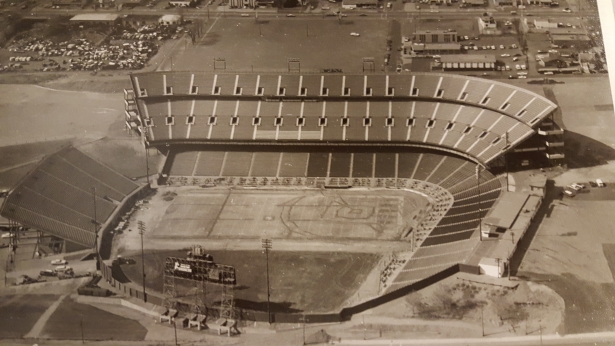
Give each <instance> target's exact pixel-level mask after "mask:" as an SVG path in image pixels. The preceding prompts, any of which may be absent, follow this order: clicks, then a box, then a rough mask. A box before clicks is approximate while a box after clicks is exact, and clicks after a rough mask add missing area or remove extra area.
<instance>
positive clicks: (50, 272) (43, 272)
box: [39, 269, 58, 276]
mask: <svg viewBox="0 0 615 346" xmlns="http://www.w3.org/2000/svg"><path fill="white" fill-rule="evenodd" d="M39 275H40V276H57V275H58V273H57V272H56V271H55V270H52V269H45V270H41V271H40V273H39Z"/></svg>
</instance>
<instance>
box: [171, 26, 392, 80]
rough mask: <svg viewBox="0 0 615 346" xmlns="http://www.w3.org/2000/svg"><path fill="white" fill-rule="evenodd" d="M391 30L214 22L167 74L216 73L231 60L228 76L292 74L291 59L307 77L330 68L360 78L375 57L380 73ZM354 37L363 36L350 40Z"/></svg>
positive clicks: (186, 47) (181, 51) (183, 51)
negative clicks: (367, 61)
mask: <svg viewBox="0 0 615 346" xmlns="http://www.w3.org/2000/svg"><path fill="white" fill-rule="evenodd" d="M389 26H390V23H389V22H388V21H375V20H361V19H355V18H353V19H349V18H344V19H343V20H342V21H341V22H339V21H338V20H337V19H336V18H335V17H331V18H329V19H324V20H323V19H302V18H286V19H279V20H277V19H276V20H268V19H267V20H263V19H259V21H258V22H257V21H255V20H254V18H249V19H248V18H246V19H243V18H242V19H239V18H216V19H213V18H212V19H211V20H210V22H209V23H206V24H205V28H204V32H207V30H210V31H209V32H208V33H207V34H206V35H205V36H204V37H203V38H202V40H201V41H198V42H197V43H196V44H195V45H194V46H191V45H183V44H182V45H179V46H178V51H179V52H178V53H177V54H176V55H175V56H174V57H173V59H169V60H167V61H166V63H165V64H164V65H163V66H162V67H161V69H162V70H167V71H168V70H171V69H174V70H185V71H212V70H213V67H214V66H213V59H214V58H225V59H226V69H227V70H235V71H250V70H251V69H252V68H254V70H258V71H286V70H287V60H286V59H287V58H299V59H301V71H310V72H320V70H321V69H325V68H329V69H342V70H343V71H344V72H345V73H353V72H354V73H358V72H361V71H362V60H361V59H362V58H364V57H373V58H376V70H377V71H380V70H381V69H382V68H383V62H384V55H385V54H386V40H387V35H388V32H389ZM351 32H357V33H359V34H360V35H361V36H359V37H353V36H350V33H351ZM171 61H172V62H171ZM171 63H172V64H173V67H172V68H171V66H170V64H171ZM216 66H217V67H218V68H219V66H221V65H218V64H217V65H216Z"/></svg>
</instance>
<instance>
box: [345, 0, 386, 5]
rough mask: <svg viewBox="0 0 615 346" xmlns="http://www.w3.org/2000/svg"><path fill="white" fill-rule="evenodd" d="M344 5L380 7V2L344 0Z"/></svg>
mask: <svg viewBox="0 0 615 346" xmlns="http://www.w3.org/2000/svg"><path fill="white" fill-rule="evenodd" d="M342 4H344V5H374V6H375V5H378V0H343V1H342Z"/></svg>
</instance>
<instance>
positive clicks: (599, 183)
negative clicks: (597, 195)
mask: <svg viewBox="0 0 615 346" xmlns="http://www.w3.org/2000/svg"><path fill="white" fill-rule="evenodd" d="M596 185H598V187H606V184H605V183H604V182H603V181H602V179H596Z"/></svg>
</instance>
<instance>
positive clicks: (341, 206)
mask: <svg viewBox="0 0 615 346" xmlns="http://www.w3.org/2000/svg"><path fill="white" fill-rule="evenodd" d="M427 205H428V200H427V198H425V197H424V196H422V195H419V194H416V193H412V192H407V191H398V190H374V191H367V190H363V191H362V190H352V191H350V190H309V189H292V190H291V189H286V190H285V189H236V190H231V189H203V188H200V187H175V188H173V187H167V188H160V189H159V191H158V193H157V194H156V195H155V196H154V197H153V198H152V199H151V200H150V201H149V203H148V208H149V209H146V210H141V211H139V212H138V214H137V215H136V218H137V219H139V220H144V221H145V222H146V223H147V224H148V229H150V231H149V232H148V235H147V237H148V238H149V239H152V238H165V239H169V240H171V239H186V238H189V239H195V238H196V239H198V238H201V239H205V238H216V239H220V238H227V239H237V240H240V239H250V238H251V239H254V238H256V239H259V238H273V239H286V240H291V241H292V240H305V239H323V240H324V239H355V240H359V241H361V240H383V241H395V240H400V239H401V238H402V237H403V235H404V234H405V233H406V232H407V230H409V229H410V228H411V227H415V226H416V224H417V222H418V221H417V219H419V217H418V216H419V214H420V213H421V212H422V211H423V210H424V209H425V208H426V207H427Z"/></svg>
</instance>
